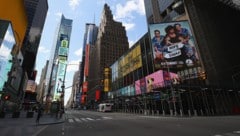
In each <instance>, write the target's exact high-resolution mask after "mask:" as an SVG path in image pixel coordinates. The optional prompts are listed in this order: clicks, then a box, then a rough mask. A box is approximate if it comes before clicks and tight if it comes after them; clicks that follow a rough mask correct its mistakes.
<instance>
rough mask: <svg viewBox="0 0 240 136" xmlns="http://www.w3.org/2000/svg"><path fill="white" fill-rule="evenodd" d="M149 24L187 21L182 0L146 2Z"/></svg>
mask: <svg viewBox="0 0 240 136" xmlns="http://www.w3.org/2000/svg"><path fill="white" fill-rule="evenodd" d="M144 3H145V11H146V18H147V22H148V24H153V23H160V22H169V21H173V20H175V21H176V20H183V19H186V18H185V17H186V16H184V15H185V11H184V6H183V1H182V0H144Z"/></svg>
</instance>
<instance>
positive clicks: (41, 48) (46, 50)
mask: <svg viewBox="0 0 240 136" xmlns="http://www.w3.org/2000/svg"><path fill="white" fill-rule="evenodd" d="M38 52H39V53H49V52H50V50H49V49H47V48H46V47H44V46H40V47H39V48H38Z"/></svg>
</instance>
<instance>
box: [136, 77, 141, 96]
mask: <svg viewBox="0 0 240 136" xmlns="http://www.w3.org/2000/svg"><path fill="white" fill-rule="evenodd" d="M135 89H136V95H139V94H141V93H142V92H141V89H140V80H137V81H135Z"/></svg>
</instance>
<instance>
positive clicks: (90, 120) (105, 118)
mask: <svg viewBox="0 0 240 136" xmlns="http://www.w3.org/2000/svg"><path fill="white" fill-rule="evenodd" d="M110 119H112V118H111V117H100V118H96V119H93V118H89V117H87V118H77V117H73V118H68V119H67V120H68V122H69V123H73V122H77V123H84V122H93V121H100V120H110Z"/></svg>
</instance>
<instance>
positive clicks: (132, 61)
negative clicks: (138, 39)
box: [118, 45, 142, 77]
mask: <svg viewBox="0 0 240 136" xmlns="http://www.w3.org/2000/svg"><path fill="white" fill-rule="evenodd" d="M140 67H142V57H141V47H140V45H137V46H136V47H135V48H134V49H132V50H131V51H130V52H128V53H127V54H126V55H125V56H122V57H121V58H120V59H119V70H118V71H119V77H123V76H126V75H127V74H129V73H130V72H132V71H134V70H136V69H138V68H140Z"/></svg>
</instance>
